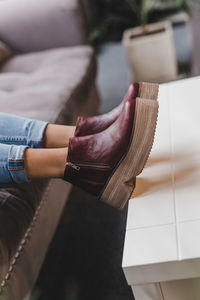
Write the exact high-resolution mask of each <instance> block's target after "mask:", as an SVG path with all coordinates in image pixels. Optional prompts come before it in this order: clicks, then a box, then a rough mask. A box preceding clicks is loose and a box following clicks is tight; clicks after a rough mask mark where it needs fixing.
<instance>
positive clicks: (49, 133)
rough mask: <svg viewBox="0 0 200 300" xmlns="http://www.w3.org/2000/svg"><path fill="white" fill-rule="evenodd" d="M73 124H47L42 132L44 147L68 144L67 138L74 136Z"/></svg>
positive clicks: (65, 145)
mask: <svg viewBox="0 0 200 300" xmlns="http://www.w3.org/2000/svg"><path fill="white" fill-rule="evenodd" d="M74 132H75V126H66V125H57V124H48V125H47V127H46V129H45V132H44V143H43V145H44V147H45V148H62V147H68V146H69V139H70V138H71V137H73V136H74Z"/></svg>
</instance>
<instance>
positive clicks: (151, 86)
mask: <svg viewBox="0 0 200 300" xmlns="http://www.w3.org/2000/svg"><path fill="white" fill-rule="evenodd" d="M158 91H159V85H158V84H157V83H148V82H140V83H139V97H140V98H143V99H151V100H157V98H158Z"/></svg>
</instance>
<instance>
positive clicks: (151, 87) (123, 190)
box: [100, 83, 158, 210]
mask: <svg viewBox="0 0 200 300" xmlns="http://www.w3.org/2000/svg"><path fill="white" fill-rule="evenodd" d="M157 96H158V85H157V84H149V83H140V97H138V98H136V108H135V117H134V124H133V130H132V137H131V142H130V146H129V149H128V152H127V153H126V154H125V155H124V157H123V158H122V159H121V161H120V162H119V163H118V165H117V167H116V169H115V171H114V173H113V174H112V176H111V177H110V179H109V181H108V183H107V185H106V187H105V189H104V191H103V192H102V194H101V196H100V200H101V201H104V202H106V203H107V204H109V205H111V206H113V207H115V208H118V209H119V210H122V209H123V208H124V206H125V205H126V203H127V201H128V200H129V199H130V196H131V194H132V193H133V190H134V188H135V177H136V176H137V175H139V174H140V173H141V172H142V170H143V168H144V166H145V163H146V162H147V160H148V157H149V155H150V152H151V148H152V145H153V140H154V135H155V129H156V123H157V116H158V102H157V101H156V100H157ZM144 97H145V98H144Z"/></svg>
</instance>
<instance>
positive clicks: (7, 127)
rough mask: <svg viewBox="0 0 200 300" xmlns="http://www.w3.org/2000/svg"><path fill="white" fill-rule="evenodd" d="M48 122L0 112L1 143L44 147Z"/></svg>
mask: <svg viewBox="0 0 200 300" xmlns="http://www.w3.org/2000/svg"><path fill="white" fill-rule="evenodd" d="M47 124H48V122H45V121H40V120H35V119H29V118H22V117H18V116H16V115H11V114H6V113H2V112H0V143H2V144H9V145H12V144H14V145H27V146H29V147H30V148H43V136H44V130H45V128H46V126H47Z"/></svg>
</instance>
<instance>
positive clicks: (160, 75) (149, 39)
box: [122, 21, 177, 82]
mask: <svg viewBox="0 0 200 300" xmlns="http://www.w3.org/2000/svg"><path fill="white" fill-rule="evenodd" d="M146 30H147V32H149V33H151V34H148V35H142V33H143V30H142V27H136V28H133V29H127V30H126V31H125V32H124V34H123V41H122V43H123V46H124V49H125V53H126V57H127V61H128V65H129V68H130V71H131V73H132V79H134V81H150V82H164V81H169V80H174V79H176V78H177V61H176V53H175V46H174V39H173V31H172V26H171V23H170V22H168V21H166V22H159V23H155V24H151V25H147V26H146ZM154 31H155V33H153V32H154Z"/></svg>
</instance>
